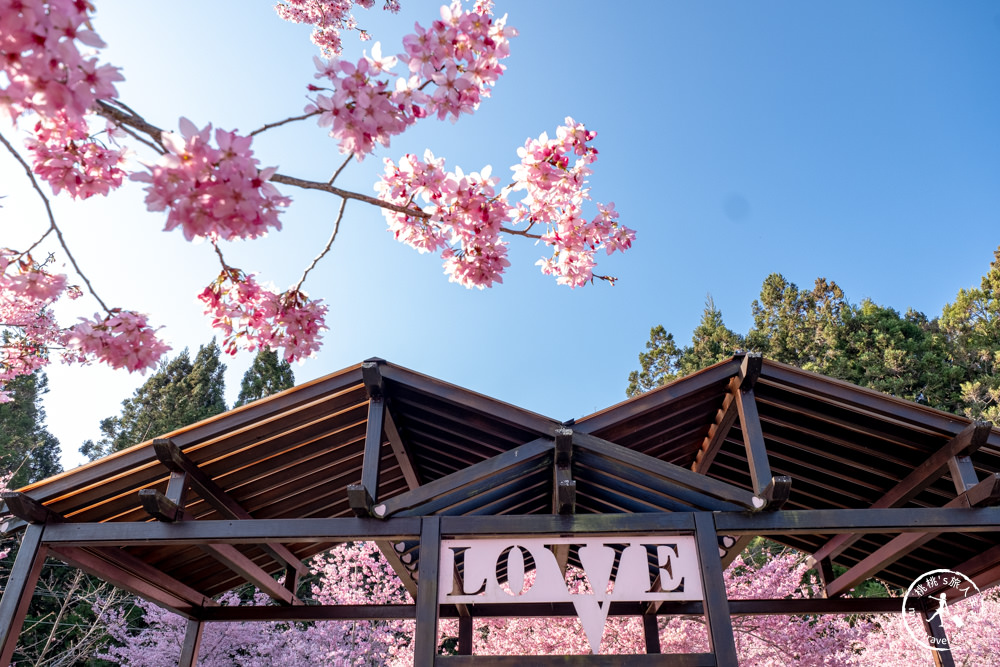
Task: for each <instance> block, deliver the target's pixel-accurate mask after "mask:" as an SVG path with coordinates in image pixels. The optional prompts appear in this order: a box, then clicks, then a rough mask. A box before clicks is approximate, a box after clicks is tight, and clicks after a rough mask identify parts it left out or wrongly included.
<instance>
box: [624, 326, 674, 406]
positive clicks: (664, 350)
mask: <svg viewBox="0 0 1000 667" xmlns="http://www.w3.org/2000/svg"><path fill="white" fill-rule="evenodd" d="M683 353H684V352H683V350H681V349H680V348H679V347H677V343H675V342H674V335H673V334H672V333H667V330H666V329H664V328H663V325H662V324H660V325H657V326H655V327H653V328H652V329H650V331H649V340H648V341H646V351H645V352H640V353H639V366H640V370H637V371H632V372H631V373H629V376H628V389H626V390H625V393H626V394H628V396H629V397H631V396H637V395H638V394H642V393H645V392H647V391H649V390H650V389H656V388H657V387H659V386H661V385H664V384H666V383H668V382H670V381H671V380H673V379H674V378H677V377H679V376H680V358H681V356H682V355H683Z"/></svg>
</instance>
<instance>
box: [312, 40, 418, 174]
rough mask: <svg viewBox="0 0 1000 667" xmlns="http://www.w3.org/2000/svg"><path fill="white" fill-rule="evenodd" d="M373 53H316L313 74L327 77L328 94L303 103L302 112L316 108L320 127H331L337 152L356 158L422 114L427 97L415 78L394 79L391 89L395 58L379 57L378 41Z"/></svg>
mask: <svg viewBox="0 0 1000 667" xmlns="http://www.w3.org/2000/svg"><path fill="white" fill-rule="evenodd" d="M372 55H373V57H372V58H369V57H367V56H365V57H363V58H361V59H360V60H358V62H357V64H353V63H349V62H347V61H341V60H332V61H329V62H323V61H322V60H320V59H319V58H317V59H316V66H317V67H318V68H319V72H318V73H317V74H316V77H317V78H323V79H326V80H328V81H329V82H330V84H331V86H332V87H333V94H332V95H323V94H318V95H316V101H315V103H314V104H309V105H308V106H306V112H307V113H312V112H315V111H319V113H320V116H319V125H320V127H329V128H330V136H331V137H333V138H334V139H336V140H337V141H338V142H339V143H340V152H341V153H345V154H353V155H355V156H356V157H357V159H358V160H361V159H363V158H364V156H365V155H367V154H368V153H371V152H372V151H374V150H375V144H376V143H379V144H382V145H383V146H388V145H389V141H390V140H391V138H392V137H393V136H395V135H397V134H400V133H401V132H403V131H404V130H405V129H406V128H407V127H409V126H410V125H412V124H413V123H415V122H416V120H417V118H418V117H420V116H423V115H425V112H424V110H423V107H421V106H420V105H421V104H422V103H424V102H425V101H426V98H427V96H426V95H424V93H422V92H420V91H419V90H417V89H416V85H413V84H414V83H415V82H407V81H404V80H402V79H396V88H395V90H392V89H390V87H389V76H388V75H387V74H386V73H387V71H388V70H389V69H391V68H392V67H394V66H395V64H396V59H395V58H393V57H389V58H382V57H381V46H380V45H379V44H378V43H376V44H375V46H374V48H373V49H372ZM380 75H382V76H380ZM313 88H316V87H315V86H313ZM316 89H317V90H319V89H318V88H316Z"/></svg>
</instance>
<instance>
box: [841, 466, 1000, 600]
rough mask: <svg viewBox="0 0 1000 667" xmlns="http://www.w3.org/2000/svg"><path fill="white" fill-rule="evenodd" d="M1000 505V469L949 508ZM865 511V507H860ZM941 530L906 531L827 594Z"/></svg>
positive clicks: (857, 580) (851, 583)
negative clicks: (924, 531)
mask: <svg viewBox="0 0 1000 667" xmlns="http://www.w3.org/2000/svg"><path fill="white" fill-rule="evenodd" d="M997 505H1000V473H993V474H992V475H990V476H989V477H987V478H986V479H984V480H983V481H981V482H979V483H977V484H976V485H975V486H973V487H972V488H970V489H969V490H967V491H965V492H964V493H962V494H961V495H959V496H958V497H957V498H955V499H954V500H952V501H950V502H949V503H948V504H946V505H945V508H969V507H995V506H997ZM859 511H864V510H859ZM939 534H940V533H938V532H933V533H904V534H902V535H897V536H896V537H894V538H893V539H891V540H889V542H887V543H886V544H885V545H883V546H882V547H880V548H879V549H878V550H876V551H875V552H874V553H872V554H871V555H869V556H867V557H866V558H865V559H863V560H862V561H861V562H860V563H858V564H857V565H855V566H854V567H852V568H851V569H850V570H848V571H847V572H845V573H844V574H842V575H840V576H839V577H837V579H835V580H834V581H832V582H830V584H829V585H827V588H826V590H827V595H828V596H830V597H835V596H837V595H840V594H841V593H844V592H846V591H848V590H849V589H851V588H853V587H854V586H856V585H857V584H859V583H861V582H862V581H864V580H865V579H867V578H868V577H871V576H872V575H874V574H876V573H877V572H879V571H880V570H881V569H882V568H884V567H885V566H886V565H888V564H889V563H892V562H893V561H895V560H897V559H899V558H901V557H903V556H905V555H906V554H908V553H910V552H911V551H913V550H915V549H917V548H919V547H921V546H923V545H924V544H926V543H927V542H930V541H931V540H932V539H934V538H935V537H937V536H938V535H939Z"/></svg>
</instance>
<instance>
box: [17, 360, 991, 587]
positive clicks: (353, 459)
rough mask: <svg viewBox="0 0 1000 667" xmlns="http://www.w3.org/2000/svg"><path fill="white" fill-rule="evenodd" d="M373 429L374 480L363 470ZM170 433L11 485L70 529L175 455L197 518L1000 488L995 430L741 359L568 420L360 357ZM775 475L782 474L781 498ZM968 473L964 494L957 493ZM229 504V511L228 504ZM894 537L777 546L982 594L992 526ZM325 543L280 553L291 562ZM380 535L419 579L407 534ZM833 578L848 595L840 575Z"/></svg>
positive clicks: (114, 505)
mask: <svg viewBox="0 0 1000 667" xmlns="http://www.w3.org/2000/svg"><path fill="white" fill-rule="evenodd" d="M747 397H749V398H747ZM741 401H742V402H741ZM748 401H749V402H748ZM376 403H377V405H376ZM754 413H756V415H758V416H759V417H758V418H755V417H754ZM369 414H374V415H379V414H384V417H383V419H382V427H381V428H379V427H378V425H377V424H373V425H371V426H370V425H369V423H368V418H369ZM758 419H759V421H758ZM744 420H745V421H747V423H748V428H746V429H745V428H744V426H743V424H742V422H743V421H744ZM757 423H759V427H758V426H756V424H757ZM370 429H371V431H372V433H373V434H375V435H369V436H368V440H369V442H370V443H371V442H374V444H375V446H376V447H377V452H378V457H377V461H378V466H377V475H376V476H373V473H372V471H373V470H374V466H373V464H371V463H370V464H369V466H368V467H366V466H365V449H366V448H365V444H366V434H368V433H369V430H370ZM566 429H570V430H572V434H569V432H568V431H567V430H566ZM163 439H168V440H169V441H170V442H169V443H166V445H165V444H164V442H163V441H162V439H161V440H160V441H158V442H159V445H154V441H152V440H151V441H147V442H144V443H141V444H138V445H135V446H134V447H131V448H129V449H126V450H124V451H121V452H117V453H115V454H113V455H111V456H108V457H106V458H104V459H101V460H98V461H95V462H92V463H89V464H87V465H84V466H81V467H79V468H76V469H73V470H70V471H67V472H65V473H62V474H60V475H57V476H55V477H51V478H49V479H46V480H42V481H40V482H37V483H35V484H32V485H30V486H27V487H25V488H23V489H21V492H23V493H24V494H25V495H26V496H28V497H29V498H30V499H32V500H34V501H37V502H38V503H40V504H41V505H44V507H45V508H46V510H47V511H48V512H51V513H54V515H56V516H57V517H58V520H60V521H63V522H87V523H89V522H101V523H104V522H129V521H132V522H135V521H141V522H146V521H153V519H152V518H151V517H150V514H149V513H148V511H147V510H146V509H144V505H143V503H142V502H141V501H140V494H139V492H140V491H143V490H150V489H152V490H156V491H159V492H161V493H164V494H165V493H167V487H168V483H169V481H170V478H171V472H172V470H174V471H177V470H179V468H178V465H179V464H178V463H177V462H176V461H174V462H173V463H171V462H170V460H169V455H168V454H166V453H165V452H168V451H169V448H173V450H172V451H176V452H179V454H175V458H176V457H179V459H178V460H181V461H182V463H183V462H185V461H186V462H187V463H184V465H189V464H193V466H194V467H195V468H196V470H195V471H194V472H195V473H196V476H197V475H201V476H203V477H204V478H205V479H207V480H209V481H208V482H206V483H205V484H207V485H208V486H207V487H206V486H205V484H202V485H201V486H198V485H197V484H196V485H194V486H193V487H192V491H189V492H188V495H187V503H186V507H185V510H186V512H187V513H188V518H189V519H191V520H195V521H198V520H207V519H232V518H234V517H235V518H239V516H249V517H252V518H254V519H290V518H335V517H350V516H355V514H356V513H357V512H358V511H359V503H360V504H361V505H363V504H364V501H363V500H361V501H359V500H358V496H357V495H355V496H354V497H353V499H350V500H349V493H348V486H349V485H353V484H358V483H359V482H360V483H362V485H363V486H364V485H367V487H366V488H367V492H368V493H369V495H370V499H371V501H372V504H371V505H370V506H369V507H367V508H364V507H362V508H360V509H367V510H370V511H371V513H372V514H373V515H374V516H376V517H394V516H400V517H402V516H425V515H433V514H437V515H484V516H485V515H497V514H550V513H553V512H558V511H562V512H567V511H571V512H575V513H576V514H581V515H582V514H608V513H631V512H662V511H668V512H671V511H689V510H713V511H727V510H729V511H731V510H737V511H742V510H745V511H754V510H759V509H760V505H761V504H765V505H766V503H767V502H773V503H774V504H773V506H771V507H765V508H764V511H767V510H768V509H772V510H773V509H776V508H777V507H778V506H779V505H781V504H782V502H783V507H784V509H786V510H787V509H792V510H795V509H857V510H864V509H866V508H870V507H944V506H948V507H968V506H970V505H975V504H995V501H996V498H995V495H996V490H997V489H998V488H1000V484H994V481H995V480H996V479H998V475H1000V431H997V430H996V429H992V428H990V427H989V426H987V425H977V424H975V423H973V422H971V421H970V420H968V419H966V418H963V417H959V416H956V415H952V414H948V413H944V412H941V411H938V410H934V409H931V408H928V407H926V406H921V405H917V404H915V403H911V402H907V401H903V400H899V399H896V398H893V397H890V396H887V395H884V394H881V393H878V392H874V391H871V390H868V389H864V388H860V387H857V386H854V385H850V384H848V383H845V382H842V381H839V380H834V379H831V378H826V377H822V376H819V375H816V374H814V373H809V372H805V371H802V370H799V369H797V368H794V367H791V366H787V365H784V364H780V363H776V362H773V361H769V360H766V359H765V360H760V359H759V357H752V356H744V355H737V356H734V357H733V358H732V359H730V360H727V361H723V362H721V363H718V364H716V365H714V366H711V367H709V368H706V369H704V370H702V371H699V372H697V373H695V374H693V375H690V376H687V377H685V378H682V379H680V380H677V381H675V382H672V383H670V384H668V385H666V386H664V387H661V388H659V389H656V390H654V391H651V392H648V393H646V394H643V395H641V396H638V397H636V398H633V399H630V400H627V401H624V402H622V403H619V404H617V405H615V406H612V407H609V408H607V409H605V410H602V411H600V412H596V413H594V414H591V415H588V416H586V417H583V418H581V419H577V420H576V421H575V422H573V423H564V422H562V421H559V420H556V419H552V418H549V417H544V416H542V415H538V414H536V413H533V412H530V411H527V410H524V409H521V408H518V407H515V406H512V405H509V404H507V403H504V402H501V401H498V400H495V399H492V398H489V397H486V396H483V395H481V394H477V393H475V392H472V391H469V390H466V389H463V388H461V387H457V386H454V385H451V384H448V383H446V382H443V381H440V380H436V379H434V378H431V377H428V376H425V375H421V374H419V373H416V372H413V371H410V370H407V369H405V368H402V367H399V366H396V365H394V364H391V363H388V362H384V361H381V360H371V361H369V362H366V363H364V364H358V365H355V366H352V367H350V368H346V369H344V370H342V371H339V372H337V373H333V374H331V375H328V376H326V377H324V378H320V379H318V380H315V381H312V382H309V383H306V384H303V385H301V386H298V387H295V388H294V389H290V390H287V391H285V392H282V393H280V394H277V395H275V396H272V397H269V398H266V399H263V400H261V401H257V402H255V403H252V404H249V405H246V406H243V407H241V408H237V409H234V410H231V411H229V412H226V413H224V414H221V415H218V416H216V417H213V418H211V419H208V420H205V421H202V422H199V423H197V424H194V425H192V426H189V427H186V428H183V429H180V430H177V431H174V432H172V433H169V434H164V436H163ZM748 442H751V444H748ZM753 442H763V450H764V451H766V460H765V461H764V464H763V466H764V468H766V467H767V466H768V465H769V468H770V473H771V474H772V475H773V477H774V478H775V479H777V480H779V483H777V486H776V487H773V488H770V489H763V488H761V487H762V486H763V485H764V482H767V481H768V479H770V478H767V479H763V480H762V479H761V477H760V474H761V472H760V471H761V469H762V465H761V461H760V460H755V457H758V458H759V457H761V454H760V451H761V450H759V449H755V445H753V444H752V443H753ZM170 443H172V444H170ZM167 445H169V447H168V446H167ZM372 451H374V449H372ZM966 455H968V457H969V458H968V459H967V460H966V459H965V456H966ZM956 457H957V458H956ZM971 471H974V473H975V476H976V477H977V479H976V480H972V479H971V478H970V475H971V474H972V472H971ZM781 477H788V478H790V479H791V486H790V491H789V492H788V494H787V500H785V497H784V495H783V494H782V492H781V488H786V487H783V486H782V483H780V478H781ZM376 479H377V481H375V480H376ZM560 480H562V481H564V482H570V481H571V482H573V483H575V493H563V492H562V491H560V488H559V487H560V484H559V481H560ZM978 480H985V481H983V482H982V483H980V485H979V487H978V488H977V489H976V490H975V491H967V492H966V493H962V492H960V491H959V488H961V489H968V488H969V487H971V486H973V485H974V484H975V483H976V482H977V481H978ZM956 482H957V483H956ZM564 486H565V485H564ZM206 488H209V491H211V489H214V490H215V496H216V497H214V498H209V497H207V496H209V495H212V493H210V492H209V491H205V489H206ZM775 488H777V489H778V490H777V491H775ZM564 490H565V489H564ZM771 493H773V494H775V495H774V496H773V497H772V496H771V495H769V494H771ZM220 498H222V500H221V501H220ZM761 498H764V500H761ZM220 503H221V505H222V506H220ZM227 503H228V504H229V505H226V504H227ZM234 506H235V508H236V514H235V515H234V513H233V510H232V509H226V507H230V508H232V507H234ZM241 510H242V512H243V513H244V514H243V515H240V514H239V511H241ZM19 525H23V523H20V522H18V521H16V520H14V521H9V522H8V524H7V528H8V529H15V528H17V527H19ZM905 535H909V536H911V537H909V538H907V539H906V540H902V541H901V540H900V538H899V537H897V536H895V535H892V534H884V533H877V534H868V535H861V536H860V537H858V536H855V537H849V536H842V537H840V538H834V537H833V536H832V535H829V534H825V535H824V534H815V535H812V534H798V533H796V534H789V535H779V536H772V537H773V539H777V540H778V541H780V542H782V543H784V544H787V545H789V546H791V547H794V548H796V549H800V550H802V551H804V552H806V553H817V552H818V553H819V555H820V556H824V555H825V556H828V557H830V558H832V561H833V562H834V563H836V564H838V565H842V566H845V567H847V568H851V570H850V572H849V574H850V573H854V574H855V575H859V576H860V575H861V574H868V573H869V571H870V574H873V575H875V576H878V577H880V578H883V579H884V580H886V581H888V582H889V583H891V584H893V585H897V586H905V585H907V584H908V583H909V582H911V581H912V580H913V579H914V578H915V577H916V576H918V575H919V574H920V573H922V572H926V571H928V570H932V569H938V568H951V569H958V570H960V571H962V572H963V573H965V574H967V575H969V576H970V577H974V578H975V577H978V579H977V583H978V584H979V585H980V587H981V588H983V587H985V586H991V585H994V584H996V583H997V582H998V581H1000V527H998V531H997V532H995V533H991V532H969V533H943V534H930V535H919V534H918V535H916V537H912V536H913V535H914V534H913V533H907V534H904V536H905ZM917 538H919V539H917ZM744 543H745V540H744V541H741V542H738V544H741V545H742V544H744ZM332 546H334V543H332V542H325V543H317V542H307V543H301V544H294V543H293V544H285V545H284V547H285V548H287V550H288V551H290V552H291V554H293V555H294V557H295V558H298V559H304V558H307V557H309V556H311V555H314V554H317V553H320V552H323V551H325V550H327V549H329V548H331V547H332ZM383 546H384V551H385V552H388V554H389V555H388V557H389V558H390V560H391V562H392V563H393V565H394V567H395V568H396V570H397V572H398V573H399V574H400V575H401V576H402V577H403V578H404V583H405V584H406V585H407V587H408V588H410V589H411V591H412V590H414V587H415V580H414V577H413V576H412V574H411V573H412V572H413V571H414V568H415V567H416V559H417V554H418V552H417V550H416V548H415V547H416V545H415V544H409V543H396V544H394V545H391V548H389V546H388V545H383ZM231 548H233V549H235V548H236V547H231ZM82 549H83V552H84V555H88V554H89V556H95V557H98V558H100V559H102V560H103V561H105V562H110V563H111V564H112V566H114V567H120V568H123V569H126V570H129V569H130V568H131V569H130V572H131V575H133V576H139V577H142V576H144V575H143V574H142V573H141V572H138V570H143V571H147V569H145V566H150V567H151V568H153V569H155V570H158V571H161V572H163V573H165V574H166V575H167V576H168V577H169V579H170V580H172V581H178V582H180V583H182V584H183V585H185V586H187V587H190V589H192V590H194V591H197V592H199V593H201V594H203V595H205V596H209V597H211V596H214V595H217V594H219V593H221V592H223V591H225V590H228V589H230V588H233V587H235V586H237V585H240V584H242V583H244V582H245V581H246V577H245V576H244V575H243V574H241V573H239V572H238V571H236V570H234V569H233V568H232V567H231V566H230V565H227V564H225V561H224V560H220V559H219V558H217V557H215V556H213V555H212V554H211V553H209V552H206V550H205V549H202V548H199V547H198V546H194V545H153V546H128V547H122V548H120V549H110V550H109V549H107V548H103V549H99V550H90V551H88V550H87V549H86V548H82ZM238 550H239V552H240V553H242V555H243V556H245V557H246V558H248V559H249V560H250V561H252V563H253V564H254V565H255V566H256V567H259V568H260V570H261V571H263V572H266V573H269V574H275V573H278V572H280V571H283V569H284V566H285V564H284V563H283V562H282V560H281V558H279V557H276V555H275V552H274V550H273V549H270V548H268V547H266V546H263V545H262V546H259V547H258V546H239V547H238ZM393 551H394V552H395V553H394V554H393ZM119 552H124V553H125V554H126V555H125V556H123V557H122V559H121V560H120V561H118V560H116V557H115V554H116V553H119ZM279 555H280V554H279ZM89 556H88V557H89ZM568 557H569V560H570V562H577V558H576V554H573V553H570V554H569V556H568ZM731 557H732V556H731V555H730V556H729V560H731ZM137 561H141V563H139V565H142V564H143V563H144V564H145V565H144V566H142V567H137V566H136V563H137ZM84 562H90V561H86V559H84ZM130 564H131V565H130ZM407 577H409V580H407V579H406V578H407ZM147 579H148V577H147ZM839 582H840V588H842V589H844V590H846V589H847V588H849V587H850V586H849V584H852V582H851V581H849V578H848V579H843V578H842V579H840V580H839ZM838 590H839V589H838Z"/></svg>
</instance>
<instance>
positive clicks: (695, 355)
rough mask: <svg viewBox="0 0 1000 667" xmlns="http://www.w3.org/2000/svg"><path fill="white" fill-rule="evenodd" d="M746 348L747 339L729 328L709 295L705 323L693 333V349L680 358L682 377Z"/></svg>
mask: <svg viewBox="0 0 1000 667" xmlns="http://www.w3.org/2000/svg"><path fill="white" fill-rule="evenodd" d="M745 345H746V343H745V341H744V340H743V336H741V335H739V334H738V333H736V332H734V331H732V330H731V329H729V328H728V327H727V326H726V325H725V324H724V323H723V321H722V311H720V310H719V309H718V308H716V307H715V301H714V300H713V299H712V296H711V295H709V297H708V299H707V300H706V301H705V312H704V313H702V316H701V323H700V324H699V325H698V326H697V327H696V328H695V330H694V332H693V333H692V334H691V347H686V348H684V354H683V355H682V356H681V359H680V370H681V375H689V374H690V373H694V372H695V371H698V370H701V369H702V368H707V367H708V366H711V365H712V364H716V363H718V362H720V361H722V360H724V359H729V358H730V357H732V356H733V354H735V353H736V352H739V351H740V350H742V349H744V346H745Z"/></svg>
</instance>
